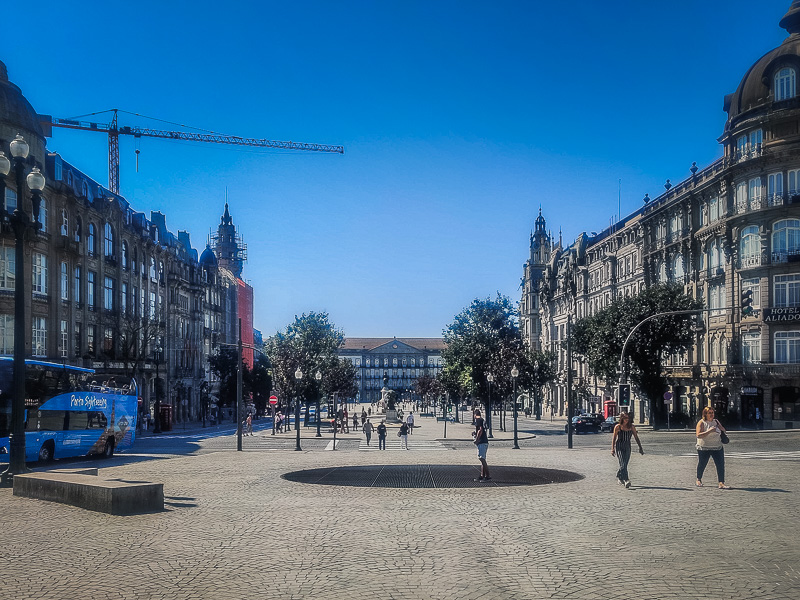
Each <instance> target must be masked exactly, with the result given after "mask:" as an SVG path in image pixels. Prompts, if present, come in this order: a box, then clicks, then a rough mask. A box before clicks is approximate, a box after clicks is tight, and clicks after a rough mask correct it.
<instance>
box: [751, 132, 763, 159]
mask: <svg viewBox="0 0 800 600" xmlns="http://www.w3.org/2000/svg"><path fill="white" fill-rule="evenodd" d="M763 138H764V132H763V131H761V130H760V129H756V130H755V131H751V132H750V139H749V140H748V141H749V146H750V148H749V150H750V152H751V153H753V154H755V153H756V152H758V151H760V150H761V142H762V141H763Z"/></svg>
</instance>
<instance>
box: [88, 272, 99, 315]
mask: <svg viewBox="0 0 800 600" xmlns="http://www.w3.org/2000/svg"><path fill="white" fill-rule="evenodd" d="M96 280H97V275H96V274H95V272H94V271H89V272H88V273H87V279H86V303H87V304H88V305H89V309H90V310H91V309H94V307H95V306H97V305H96V304H95V292H97V281H96Z"/></svg>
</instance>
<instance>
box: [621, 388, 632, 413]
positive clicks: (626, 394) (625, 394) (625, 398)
mask: <svg viewBox="0 0 800 600" xmlns="http://www.w3.org/2000/svg"><path fill="white" fill-rule="evenodd" d="M630 405H631V386H630V385H629V384H627V383H621V384H620V385H619V406H620V408H622V407H623V406H630Z"/></svg>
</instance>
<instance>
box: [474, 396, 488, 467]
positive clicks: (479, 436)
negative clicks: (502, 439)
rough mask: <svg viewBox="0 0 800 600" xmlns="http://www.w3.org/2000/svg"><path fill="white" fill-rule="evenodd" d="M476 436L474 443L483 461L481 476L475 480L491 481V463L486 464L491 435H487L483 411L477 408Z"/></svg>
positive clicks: (480, 459)
mask: <svg viewBox="0 0 800 600" xmlns="http://www.w3.org/2000/svg"><path fill="white" fill-rule="evenodd" d="M472 435H473V436H475V440H474V444H475V445H476V446H477V447H478V460H479V461H481V476H480V477H479V478H478V479H476V480H475V481H490V480H491V479H492V478H491V477H489V465H487V464H486V451H487V450H488V449H489V437H488V436H487V435H486V425H485V424H484V422H483V419H482V418H481V411H480V410H477V409H476V410H475V433H473V434H472Z"/></svg>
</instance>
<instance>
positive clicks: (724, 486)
mask: <svg viewBox="0 0 800 600" xmlns="http://www.w3.org/2000/svg"><path fill="white" fill-rule="evenodd" d="M719 489H721V490H729V489H731V486H729V485H725V484H724V483H720V484H719Z"/></svg>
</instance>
